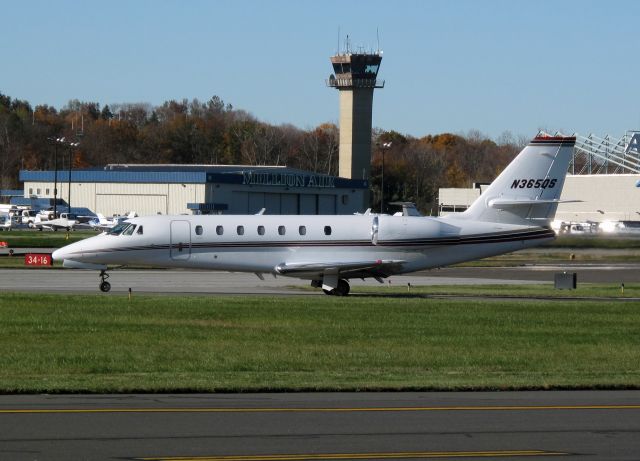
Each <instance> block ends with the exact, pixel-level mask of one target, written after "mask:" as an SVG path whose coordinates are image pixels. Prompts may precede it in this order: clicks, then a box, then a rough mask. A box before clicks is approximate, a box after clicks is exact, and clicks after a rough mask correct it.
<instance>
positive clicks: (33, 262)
mask: <svg viewBox="0 0 640 461" xmlns="http://www.w3.org/2000/svg"><path fill="white" fill-rule="evenodd" d="M51 264H53V260H52V259H51V255H50V254H49V253H27V254H26V255H24V265H25V266H50V265H51Z"/></svg>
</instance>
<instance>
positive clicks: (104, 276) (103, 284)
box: [99, 271, 111, 293]
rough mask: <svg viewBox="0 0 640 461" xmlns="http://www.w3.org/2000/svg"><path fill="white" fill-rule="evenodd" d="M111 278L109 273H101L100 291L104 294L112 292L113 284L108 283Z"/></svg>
mask: <svg viewBox="0 0 640 461" xmlns="http://www.w3.org/2000/svg"><path fill="white" fill-rule="evenodd" d="M108 278H109V274H107V271H100V285H99V286H100V291H102V292H103V293H106V292H108V291H109V290H111V284H110V283H109V282H107V279H108Z"/></svg>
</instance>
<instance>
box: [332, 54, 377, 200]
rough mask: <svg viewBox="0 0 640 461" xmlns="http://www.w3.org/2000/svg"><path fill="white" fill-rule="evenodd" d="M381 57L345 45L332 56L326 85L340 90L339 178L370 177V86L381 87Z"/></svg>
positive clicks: (371, 99) (371, 90)
mask: <svg viewBox="0 0 640 461" xmlns="http://www.w3.org/2000/svg"><path fill="white" fill-rule="evenodd" d="M381 61H382V54H381V53H379V52H377V53H360V52H359V53H352V52H351V51H349V50H348V49H347V50H346V51H345V52H344V53H339V54H336V55H335V56H332V57H331V64H332V65H333V72H334V73H333V74H331V76H330V77H329V79H328V80H327V86H330V87H333V88H336V89H338V90H339V91H340V157H339V158H340V166H339V173H338V175H339V176H340V177H342V178H350V179H369V175H370V172H371V109H372V104H373V90H374V89H375V88H383V87H384V80H383V81H382V82H379V81H378V80H377V76H378V69H379V68H380V62H381ZM367 200H368V199H367ZM366 206H368V205H366ZM366 206H365V208H366Z"/></svg>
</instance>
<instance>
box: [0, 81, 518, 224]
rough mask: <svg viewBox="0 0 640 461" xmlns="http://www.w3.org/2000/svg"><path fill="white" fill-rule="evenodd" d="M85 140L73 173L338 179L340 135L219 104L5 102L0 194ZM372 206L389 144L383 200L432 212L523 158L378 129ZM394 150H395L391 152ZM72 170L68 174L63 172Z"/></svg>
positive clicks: (464, 142)
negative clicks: (125, 168)
mask: <svg viewBox="0 0 640 461" xmlns="http://www.w3.org/2000/svg"><path fill="white" fill-rule="evenodd" d="M60 136H65V137H66V138H67V139H77V138H81V139H80V141H81V146H80V148H79V149H78V150H77V152H76V155H75V157H74V158H73V166H74V168H85V167H103V166H104V165H106V164H108V163H186V164H247V165H287V166H289V167H293V168H300V169H304V170H309V171H313V172H315V173H321V174H329V175H337V173H338V147H339V131H338V127H337V126H336V125H334V124H331V123H325V124H322V125H320V126H318V127H315V128H311V129H307V130H303V129H300V128H297V127H295V126H293V125H280V126H276V125H271V124H268V123H265V122H262V121H260V120H258V119H256V118H255V117H254V116H253V115H251V114H249V113H247V112H245V111H243V110H237V109H234V108H233V106H231V104H227V103H225V102H224V101H223V100H222V99H221V98H220V97H218V96H213V97H212V98H211V99H209V100H208V101H205V102H202V101H199V100H197V99H193V100H191V101H189V100H187V99H183V100H181V101H176V100H171V101H167V102H165V103H163V104H162V105H161V106H152V105H151V104H147V103H127V104H110V105H105V106H104V107H100V104H98V103H95V102H82V101H78V100H71V101H69V103H68V104H67V105H66V106H65V107H63V108H62V109H60V110H59V111H58V110H56V109H55V108H53V107H51V106H48V105H39V106H36V107H33V108H32V107H31V105H30V104H29V103H28V102H26V101H22V100H18V99H12V98H11V97H9V96H6V95H3V94H1V93H0V189H8V188H14V187H17V186H18V184H17V183H18V171H19V170H20V169H29V170H40V169H52V168H53V159H52V157H53V155H52V148H51V146H50V145H49V144H47V138H49V137H60ZM372 136H373V143H372V145H373V152H372V177H371V188H372V194H371V203H372V207H373V208H374V209H375V210H377V209H378V208H379V205H378V204H379V203H380V194H381V175H382V155H383V147H382V146H383V145H387V146H388V147H387V148H386V149H385V151H384V156H385V169H384V195H385V203H389V202H390V201H394V200H398V201H413V202H416V204H417V205H418V207H419V208H420V209H421V210H422V211H423V212H425V213H427V214H429V213H430V212H431V211H435V209H436V204H435V200H436V197H437V191H438V188H440V187H461V186H464V187H469V186H471V183H472V182H474V181H475V182H477V181H480V182H489V181H491V180H492V179H493V178H494V177H495V175H496V173H497V172H498V171H499V170H501V169H502V168H503V167H504V166H505V165H506V164H507V163H508V162H509V160H510V159H511V158H512V157H513V155H514V154H515V153H516V151H517V150H518V147H519V146H518V144H519V143H518V142H517V141H515V140H514V139H513V137H512V136H510V135H508V134H506V135H503V137H501V138H500V141H499V142H498V143H496V142H494V141H492V140H490V139H487V138H486V137H484V136H482V135H481V134H480V133H478V132H470V133H468V134H467V135H464V136H462V135H454V134H440V135H435V136H431V135H429V136H425V137H422V138H413V137H411V136H406V135H403V134H401V133H398V132H395V131H384V130H380V129H376V130H374V133H373V134H372ZM389 143H390V145H389ZM59 166H60V167H61V168H67V167H68V165H59Z"/></svg>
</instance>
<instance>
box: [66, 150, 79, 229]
mask: <svg viewBox="0 0 640 461" xmlns="http://www.w3.org/2000/svg"><path fill="white" fill-rule="evenodd" d="M67 145H68V146H69V196H68V199H67V208H68V210H67V218H69V215H70V214H71V169H72V168H73V163H72V162H71V149H73V148H74V147H78V146H79V145H80V143H79V142H70V143H67Z"/></svg>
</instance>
